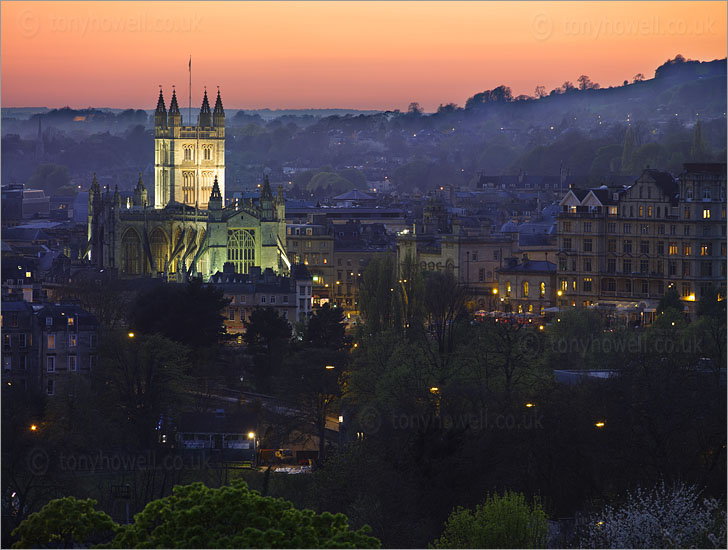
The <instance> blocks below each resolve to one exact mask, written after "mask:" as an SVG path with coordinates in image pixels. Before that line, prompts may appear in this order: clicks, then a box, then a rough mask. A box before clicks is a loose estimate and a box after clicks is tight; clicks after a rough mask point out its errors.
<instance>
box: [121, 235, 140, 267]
mask: <svg viewBox="0 0 728 550" xmlns="http://www.w3.org/2000/svg"><path fill="white" fill-rule="evenodd" d="M141 257H142V245H141V239H140V238H139V234H138V233H137V232H136V231H134V230H133V229H128V230H127V231H126V233H124V236H123V237H122V238H121V270H122V271H123V272H124V273H126V274H127V275H141Z"/></svg>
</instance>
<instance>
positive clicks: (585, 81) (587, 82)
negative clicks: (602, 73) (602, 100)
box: [576, 74, 599, 91]
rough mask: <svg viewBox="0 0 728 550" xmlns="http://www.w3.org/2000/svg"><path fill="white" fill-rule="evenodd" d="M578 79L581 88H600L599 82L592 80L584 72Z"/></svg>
mask: <svg viewBox="0 0 728 550" xmlns="http://www.w3.org/2000/svg"><path fill="white" fill-rule="evenodd" d="M576 81H577V82H578V83H579V89H580V90H582V91H583V90H596V89H597V88H599V84H597V83H596V82H592V81H591V78H589V77H588V76H587V75H585V74H583V75H581V76H580V77H579V78H577V79H576Z"/></svg>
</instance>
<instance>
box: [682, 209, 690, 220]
mask: <svg viewBox="0 0 728 550" xmlns="http://www.w3.org/2000/svg"><path fill="white" fill-rule="evenodd" d="M683 213H684V215H683V217H684V218H685V219H686V220H689V219H690V207H689V206H686V207H685V209H684V210H683Z"/></svg>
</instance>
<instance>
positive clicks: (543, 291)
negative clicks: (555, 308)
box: [538, 281, 546, 298]
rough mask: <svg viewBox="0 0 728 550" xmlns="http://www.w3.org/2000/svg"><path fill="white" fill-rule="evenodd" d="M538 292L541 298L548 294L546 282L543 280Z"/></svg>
mask: <svg viewBox="0 0 728 550" xmlns="http://www.w3.org/2000/svg"><path fill="white" fill-rule="evenodd" d="M538 294H539V296H540V297H541V298H543V297H545V296H546V283H544V282H543V281H541V285H540V288H539V292H538Z"/></svg>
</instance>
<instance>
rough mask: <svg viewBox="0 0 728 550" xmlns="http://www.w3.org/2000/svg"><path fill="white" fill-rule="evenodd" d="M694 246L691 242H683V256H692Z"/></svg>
mask: <svg viewBox="0 0 728 550" xmlns="http://www.w3.org/2000/svg"><path fill="white" fill-rule="evenodd" d="M692 255H693V247H692V245H691V244H690V243H683V256H692Z"/></svg>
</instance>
